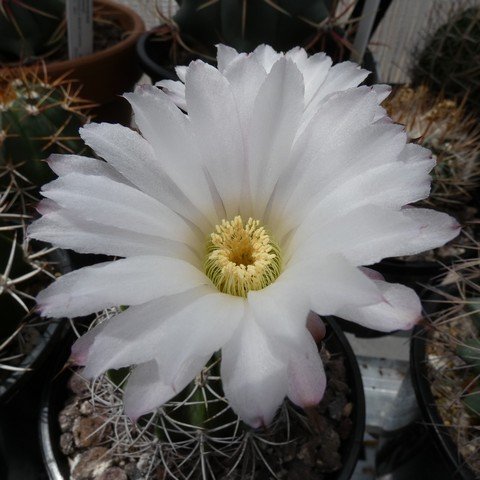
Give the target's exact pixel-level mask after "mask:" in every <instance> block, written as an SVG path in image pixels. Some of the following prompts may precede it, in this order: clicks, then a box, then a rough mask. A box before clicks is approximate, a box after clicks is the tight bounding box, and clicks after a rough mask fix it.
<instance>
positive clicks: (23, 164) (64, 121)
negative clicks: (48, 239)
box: [0, 70, 88, 185]
mask: <svg viewBox="0 0 480 480" xmlns="http://www.w3.org/2000/svg"><path fill="white" fill-rule="evenodd" d="M76 93H77V92H76V91H75V89H74V86H73V84H72V83H68V82H63V81H62V80H56V81H54V82H47V81H46V80H42V79H41V78H40V77H39V76H38V75H35V74H30V73H26V72H24V71H22V70H20V71H19V72H16V74H15V72H13V73H10V74H8V75H5V76H4V77H2V78H0V170H4V169H7V170H9V171H10V172H13V171H16V172H17V173H18V174H20V175H22V176H23V177H25V178H27V179H28V180H29V181H30V182H32V183H33V184H36V185H41V184H43V183H45V182H46V181H48V180H50V179H51V178H52V177H51V172H50V169H49V167H48V166H47V165H46V164H45V163H44V162H43V161H42V160H43V159H45V158H46V157H48V156H49V155H50V154H51V153H79V152H81V150H82V149H83V148H84V147H83V146H82V142H81V141H80V138H79V136H78V129H79V127H80V126H81V125H83V124H84V123H85V122H86V121H87V119H88V117H87V116H86V114H85V113H84V112H85V108H86V107H87V106H88V105H87V103H86V102H85V101H83V100H81V99H79V98H78V97H77V95H76ZM17 176H18V175H17ZM0 182H1V181H0Z"/></svg>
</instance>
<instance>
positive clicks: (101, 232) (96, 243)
mask: <svg viewBox="0 0 480 480" xmlns="http://www.w3.org/2000/svg"><path fill="white" fill-rule="evenodd" d="M42 203H43V201H42ZM42 213H44V215H43V217H41V218H39V219H38V220H36V221H35V222H33V223H32V225H30V226H29V228H28V235H29V237H31V238H35V239H37V240H42V241H44V242H49V243H51V244H52V245H54V246H56V247H60V248H70V249H72V250H75V251H76V252H79V253H96V254H102V255H114V256H120V257H129V256H132V255H151V254H157V255H164V256H168V257H175V258H181V259H184V260H187V261H189V262H190V263H195V264H198V263H199V262H200V263H201V260H199V259H198V258H197V257H196V256H195V255H194V253H193V251H192V250H191V249H190V248H189V247H187V245H185V244H184V243H180V242H174V241H172V240H167V239H165V238H160V237H154V236H151V235H144V234H140V233H136V232H132V231H129V230H123V229H120V228H115V227H110V226H107V225H101V224H99V223H93V222H88V221H86V220H82V219H81V218H78V217H77V216H75V215H72V213H71V212H66V211H65V210H62V209H58V210H52V211H51V212H50V213H46V212H42Z"/></svg>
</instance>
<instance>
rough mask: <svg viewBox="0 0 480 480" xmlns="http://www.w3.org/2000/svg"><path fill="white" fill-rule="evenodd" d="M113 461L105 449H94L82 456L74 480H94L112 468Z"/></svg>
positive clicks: (74, 470)
mask: <svg viewBox="0 0 480 480" xmlns="http://www.w3.org/2000/svg"><path fill="white" fill-rule="evenodd" d="M112 462H113V459H112V457H111V455H110V454H108V450H107V449H106V448H105V447H93V448H91V449H89V450H87V451H85V452H84V453H82V454H81V455H80V458H79V460H78V463H77V464H76V465H75V468H74V469H73V472H72V480H93V479H95V480H96V478H97V477H98V476H100V475H101V474H102V473H103V472H105V471H106V470H107V469H108V468H110V467H111V466H112Z"/></svg>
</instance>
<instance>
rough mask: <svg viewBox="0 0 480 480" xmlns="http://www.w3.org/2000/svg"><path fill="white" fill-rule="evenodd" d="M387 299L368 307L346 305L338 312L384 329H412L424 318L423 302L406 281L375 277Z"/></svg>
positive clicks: (351, 319)
mask: <svg viewBox="0 0 480 480" xmlns="http://www.w3.org/2000/svg"><path fill="white" fill-rule="evenodd" d="M375 283H376V284H377V286H378V288H379V290H380V291H381V292H382V296H383V299H384V300H383V301H382V302H380V303H377V304H375V305H369V306H366V307H357V308H356V307H351V306H350V307H344V308H342V309H341V310H340V311H339V312H338V316H339V317H341V318H345V319H346V320H350V321H352V322H354V323H358V324H359V325H362V326H364V327H367V328H371V329H373V330H378V331H380V332H393V331H395V330H410V329H411V328H413V327H414V326H415V325H416V324H417V323H418V322H419V321H420V320H421V318H422V304H421V302H420V299H419V298H418V295H417V294H416V293H415V291H414V290H412V289H411V288H408V287H406V286H404V285H400V284H396V283H388V282H384V281H381V280H378V281H375Z"/></svg>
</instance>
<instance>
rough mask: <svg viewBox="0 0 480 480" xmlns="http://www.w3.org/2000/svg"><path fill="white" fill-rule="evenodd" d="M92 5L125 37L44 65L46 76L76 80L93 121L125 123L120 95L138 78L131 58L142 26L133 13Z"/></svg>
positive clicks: (102, 2) (105, 0) (104, 2)
mask: <svg viewBox="0 0 480 480" xmlns="http://www.w3.org/2000/svg"><path fill="white" fill-rule="evenodd" d="M95 6H97V7H100V8H101V10H102V12H105V16H106V17H107V18H108V19H109V20H113V21H115V22H116V23H117V24H118V25H119V26H120V27H121V28H122V30H123V31H124V32H125V33H126V36H125V38H124V39H123V40H122V41H120V42H119V43H117V44H116V45H113V46H112V47H109V48H107V49H105V50H102V51H99V52H95V53H92V54H91V55H85V56H84V57H80V58H77V59H74V60H64V61H58V62H51V63H46V65H45V67H46V72H47V76H48V77H49V78H51V79H56V78H59V77H62V76H64V75H65V76H66V78H69V79H72V80H78V81H79V82H80V84H82V90H81V92H80V96H81V97H83V98H85V99H86V100H89V101H92V102H93V103H96V104H98V105H99V106H98V107H97V108H95V109H94V110H93V112H92V113H93V115H94V117H95V120H96V121H110V122H120V123H123V124H128V122H129V120H130V107H129V105H128V103H127V102H126V100H124V99H123V98H121V97H120V95H121V94H122V93H124V92H127V91H131V90H132V89H133V86H134V85H135V83H136V82H137V80H138V79H139V78H140V76H141V70H140V68H139V67H138V66H137V62H136V59H135V45H136V43H137V40H138V38H139V37H140V35H141V34H142V32H144V30H145V24H144V22H143V20H142V19H141V18H140V16H139V15H137V14H136V13H135V12H134V11H133V10H131V9H130V8H128V7H124V6H123V5H119V4H117V3H115V2H113V1H110V0H95ZM7 68H9V67H7ZM33 68H38V66H36V67H32V69H33ZM0 73H1V71H0Z"/></svg>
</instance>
